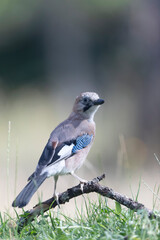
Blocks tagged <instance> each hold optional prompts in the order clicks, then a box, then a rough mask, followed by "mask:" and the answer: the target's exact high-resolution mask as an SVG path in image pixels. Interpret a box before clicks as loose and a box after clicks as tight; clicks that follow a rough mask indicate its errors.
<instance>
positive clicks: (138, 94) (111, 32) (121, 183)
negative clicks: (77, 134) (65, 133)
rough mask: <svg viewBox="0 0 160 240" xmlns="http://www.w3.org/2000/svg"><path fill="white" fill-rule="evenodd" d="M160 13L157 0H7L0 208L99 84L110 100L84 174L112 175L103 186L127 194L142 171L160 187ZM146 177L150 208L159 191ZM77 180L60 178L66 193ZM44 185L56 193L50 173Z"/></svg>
mask: <svg viewBox="0 0 160 240" xmlns="http://www.w3.org/2000/svg"><path fill="white" fill-rule="evenodd" d="M159 12H160V2H159V0H152V1H149V0H135V1H129V0H112V1H106V0H97V1H96V0H92V1H88V0H78V1H73V0H70V1H67V0H65V1H58V0H56V1H52V0H46V1H41V0H37V1H31V0H27V1H23V0H15V1H12V0H1V1H0V193H1V196H2V194H3V198H2V197H1V199H0V209H1V210H4V209H8V208H10V205H11V202H12V200H13V198H14V196H15V195H16V194H17V193H18V192H19V191H20V190H21V189H22V187H23V186H24V185H25V184H26V180H27V178H28V176H29V175H30V174H31V173H32V172H33V171H34V168H35V167H36V164H37V161H38V159H39V157H40V154H41V152H42V150H43V147H44V145H45V143H46V141H47V140H48V137H49V134H50V132H51V131H52V130H53V129H54V128H55V127H56V125H57V124H58V123H59V122H61V121H62V120H64V119H65V118H66V117H67V116H68V115H69V113H70V111H71V108H72V104H73V101H74V99H75V97H76V96H77V95H79V94H80V92H83V91H95V92H97V93H98V94H99V95H100V97H102V98H104V99H105V100H106V102H105V104H104V105H103V106H102V107H101V108H100V110H99V111H98V113H97V114H96V117H95V120H96V123H97V136H96V140H95V144H94V146H93V148H92V150H91V152H90V154H89V156H88V160H87V161H86V164H85V166H83V167H82V168H81V170H80V171H79V173H78V174H79V175H80V176H81V177H84V178H86V179H91V178H92V177H95V176H97V174H100V173H103V172H106V174H107V176H106V182H105V184H107V185H109V186H111V187H113V188H115V190H117V191H119V192H121V193H124V194H128V195H129V196H132V194H131V189H130V186H131V188H132V191H133V195H134V196H135V195H136V192H137V189H138V182H139V180H140V177H141V179H142V180H143V181H144V182H145V183H146V184H148V185H149V186H150V188H151V189H152V190H154V191H157V188H158V185H159V173H160V166H159V165H158V162H157V161H156V159H155V157H154V152H155V153H156V154H157V156H160V111H159V106H160V44H159V43H160V14H159ZM9 121H11V132H10V137H9V139H10V140H9V142H8V140H7V139H8V122H9ZM9 143H10V144H9ZM8 144H9V146H8ZM7 146H8V147H7ZM7 149H8V150H7ZM144 182H142V184H141V185H142V186H141V188H142V190H141V192H140V196H139V198H140V201H141V202H143V203H144V204H146V205H147V206H148V207H152V206H153V193H152V192H151V191H150V190H149V188H148V187H146V184H144ZM76 183H77V181H76V180H73V179H72V178H71V177H68V176H66V177H62V178H61V179H60V181H59V183H58V191H59V192H60V191H64V190H65V189H66V188H67V187H70V186H71V185H74V184H76ZM41 190H43V199H47V197H50V196H51V195H52V193H53V183H52V179H49V180H47V181H46V182H45V183H44V184H43V186H42V187H41V189H40V191H39V192H41ZM36 201H37V196H35V197H34V198H33V200H32V201H31V203H30V205H29V206H30V207H31V206H33V204H34V203H36ZM157 206H158V207H159V200H158V203H157ZM68 209H69V208H68ZM65 210H66V208H65Z"/></svg>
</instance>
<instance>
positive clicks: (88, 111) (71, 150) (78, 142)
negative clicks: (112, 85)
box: [12, 92, 104, 208]
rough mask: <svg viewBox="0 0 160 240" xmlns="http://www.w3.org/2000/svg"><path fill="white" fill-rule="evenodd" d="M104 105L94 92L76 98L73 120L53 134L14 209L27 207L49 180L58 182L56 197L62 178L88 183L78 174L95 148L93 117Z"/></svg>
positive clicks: (72, 114)
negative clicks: (40, 187) (68, 175)
mask: <svg viewBox="0 0 160 240" xmlns="http://www.w3.org/2000/svg"><path fill="white" fill-rule="evenodd" d="M103 103H104V100H103V99H100V98H99V96H98V95H97V94H96V93H94V92H85V93H81V94H80V96H78V97H77V98H76V101H75V103H74V106H73V111H72V113H71V114H70V116H69V117H68V118H67V119H66V120H65V121H64V122H62V123H60V124H59V125H58V126H57V127H56V128H55V129H54V130H53V132H52V133H51V135H50V138H49V140H48V142H47V144H46V146H45V148H44V150H43V152H42V155H41V157H40V159H39V162H38V165H37V167H36V170H35V172H34V173H33V174H32V175H31V176H30V177H29V178H28V181H29V182H28V184H27V185H26V186H25V187H24V189H23V190H22V191H21V192H20V193H19V195H18V196H17V197H16V199H15V200H14V201H13V203H12V206H13V207H19V208H22V207H24V206H26V205H27V204H28V202H29V201H30V199H31V197H32V196H33V194H34V193H35V192H36V191H37V189H38V188H39V186H40V185H41V184H42V183H43V182H44V180H45V179H46V178H48V177H50V176H53V177H54V180H55V185H54V196H55V197H57V196H56V184H57V180H58V177H59V176H60V175H66V174H71V175H72V176H74V177H76V178H77V179H78V180H79V181H80V182H81V183H84V182H86V181H85V180H84V179H81V178H80V177H78V176H77V175H76V174H75V171H76V170H77V169H79V168H80V167H81V166H82V164H83V162H84V160H85V159H86V157H87V155H88V152H89V150H90V148H91V146H92V143H93V140H94V137H95V122H94V120H93V118H94V114H95V112H96V111H97V110H98V108H99V106H100V105H101V104H103Z"/></svg>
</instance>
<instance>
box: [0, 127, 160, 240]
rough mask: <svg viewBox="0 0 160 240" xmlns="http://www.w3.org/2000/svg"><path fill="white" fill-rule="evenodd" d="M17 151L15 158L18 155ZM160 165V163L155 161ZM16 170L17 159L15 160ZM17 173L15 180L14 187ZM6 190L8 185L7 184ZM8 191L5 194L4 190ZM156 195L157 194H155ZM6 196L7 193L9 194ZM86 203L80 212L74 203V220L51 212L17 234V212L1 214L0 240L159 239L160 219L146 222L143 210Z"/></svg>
mask: <svg viewBox="0 0 160 240" xmlns="http://www.w3.org/2000/svg"><path fill="white" fill-rule="evenodd" d="M10 131H11V125H10V123H9V130H8V148H7V179H8V178H9V161H10ZM17 155H18V154H17V151H16V156H17ZM158 162H159V161H158ZM16 169H17V157H16ZM16 178H17V170H16V177H15V186H16ZM140 184H141V180H140V181H139V187H138V191H137V195H136V200H137V199H138V195H139V192H140ZM7 188H8V183H7ZM159 188H160V187H159V185H158V187H157V189H156V191H155V189H154V192H153V196H154V201H153V208H154V207H155V204H156V201H157V199H158V200H159V198H158V197H157V196H158V193H159ZM7 192H8V191H7ZM155 192H156V193H155ZM8 194H9V193H8ZM84 200H85V209H84V208H81V209H79V208H78V207H77V204H76V200H75V207H74V208H73V209H75V210H74V211H75V217H74V218H70V217H68V216H66V215H64V214H63V213H62V212H61V209H60V210H58V211H57V212H56V211H55V210H50V211H48V212H47V213H45V214H42V215H41V216H40V217H39V218H35V220H34V221H33V222H32V223H28V224H27V226H25V227H24V228H23V229H22V231H21V232H20V233H19V232H18V229H17V220H18V219H19V218H20V217H21V215H18V213H17V212H15V213H16V217H15V218H12V217H11V216H10V215H9V214H8V213H5V214H4V216H2V215H1V213H0V239H5V240H6V239H21V240H23V239H25V240H32V239H37V240H40V239H43V240H44V239H47V240H48V239H58V240H70V239H71V240H72V239H90V240H94V239H95V240H96V239H101V240H105V239H107V240H121V239H123V240H127V239H128V240H129V239H131V240H160V220H159V219H152V220H151V219H149V218H148V216H147V214H146V213H145V212H144V211H139V212H137V213H134V212H133V211H131V210H129V209H126V208H122V207H121V205H120V204H119V203H117V202H116V203H115V209H112V208H110V207H109V206H108V203H107V199H106V198H104V197H100V196H98V201H96V202H95V201H94V202H93V201H91V200H90V199H89V197H88V198H84Z"/></svg>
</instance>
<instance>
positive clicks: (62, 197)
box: [18, 174, 157, 232]
mask: <svg viewBox="0 0 160 240" xmlns="http://www.w3.org/2000/svg"><path fill="white" fill-rule="evenodd" d="M104 178H105V174H103V175H101V176H99V177H96V178H94V179H93V180H91V181H88V182H87V183H85V184H84V185H83V188H82V185H81V184H79V185H77V186H75V187H72V188H69V189H68V190H67V191H65V192H63V193H60V194H59V198H58V201H59V204H65V203H66V202H69V200H70V199H72V198H75V197H78V196H80V195H82V194H86V193H91V192H96V193H99V194H100V195H102V196H104V197H108V198H111V199H113V200H115V201H117V202H119V203H120V204H122V205H124V206H126V207H127V208H129V209H131V210H133V211H135V212H137V211H138V210H142V209H143V210H145V211H146V212H147V214H148V217H149V218H155V217H157V216H156V215H155V214H154V213H153V211H152V210H150V209H148V208H146V207H145V206H144V205H143V204H141V203H138V202H136V201H133V200H132V199H131V198H128V197H127V196H125V195H121V194H120V193H117V192H115V191H114V190H113V189H111V188H109V187H105V186H101V185H100V184H99V182H100V181H101V180H102V179H104ZM57 205H58V203H57V202H56V200H55V198H54V197H52V198H50V199H48V200H46V201H44V202H42V203H39V204H37V205H36V206H35V207H33V209H31V210H30V211H26V212H25V213H24V214H23V216H22V217H21V218H20V219H19V221H18V231H19V232H20V231H21V229H22V228H23V227H24V226H25V225H26V224H27V223H28V222H31V221H33V220H34V218H35V217H37V216H39V215H40V214H41V213H44V212H46V211H48V210H49V209H51V208H55V207H56V206H57Z"/></svg>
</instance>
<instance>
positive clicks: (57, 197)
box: [53, 193, 60, 208]
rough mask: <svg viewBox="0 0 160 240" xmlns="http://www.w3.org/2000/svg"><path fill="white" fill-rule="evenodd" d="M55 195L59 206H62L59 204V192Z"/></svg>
mask: <svg viewBox="0 0 160 240" xmlns="http://www.w3.org/2000/svg"><path fill="white" fill-rule="evenodd" d="M53 197H54V199H55V201H56V202H57V205H58V207H59V208H60V204H59V193H55V194H54V195H53Z"/></svg>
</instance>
